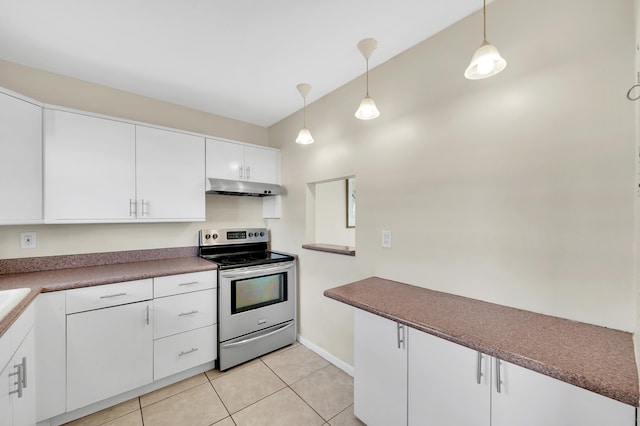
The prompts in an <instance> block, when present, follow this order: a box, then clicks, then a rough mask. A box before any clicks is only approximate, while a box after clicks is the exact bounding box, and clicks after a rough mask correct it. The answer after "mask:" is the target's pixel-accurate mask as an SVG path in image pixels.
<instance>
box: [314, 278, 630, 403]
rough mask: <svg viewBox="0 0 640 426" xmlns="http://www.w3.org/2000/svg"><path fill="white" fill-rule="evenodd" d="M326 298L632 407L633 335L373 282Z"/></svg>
mask: <svg viewBox="0 0 640 426" xmlns="http://www.w3.org/2000/svg"><path fill="white" fill-rule="evenodd" d="M324 295H325V296H327V297H329V298H332V299H335V300H338V301H340V302H343V303H346V304H348V305H351V306H354V307H356V308H360V309H363V310H365V311H369V312H371V313H374V314H377V315H380V316H382V317H385V318H388V319H390V320H393V321H397V322H399V323H402V324H405V325H408V326H410V327H413V328H416V329H418V330H421V331H424V332H426V333H429V334H433V335H435V336H438V337H441V338H443V339H446V340H449V341H451V342H454V343H458V344H460V345H463V346H466V347H468V348H471V349H473V350H478V351H480V352H483V353H485V354H488V355H491V356H495V357H497V358H500V359H502V360H504V361H508V362H511V363H513V364H516V365H519V366H522V367H525V368H528V369H530V370H533V371H536V372H538V373H541V374H545V375H547V376H550V377H553V378H556V379H559V380H562V381H564V382H567V383H570V384H572V385H575V386H579V387H581V388H584V389H588V390H590V391H593V392H596V393H598V394H600V395H604V396H606V397H609V398H612V399H615V400H618V401H620V402H623V403H625V404H629V405H632V406H635V407H638V406H639V401H640V390H639V387H638V370H637V367H636V360H635V356H634V346H633V337H632V334H631V333H628V332H624V331H619V330H614V329H610V328H605V327H600V326H595V325H591V324H586V323H581V322H577V321H570V320H567V319H563V318H558V317H553V316H549V315H543V314H537V313H534V312H530V311H525V310H521V309H516V308H510V307H507V306H502V305H497V304H493V303H488V302H483V301H480V300H475V299H470V298H466V297H462V296H456V295H452V294H448V293H442V292H438V291H433V290H428V289H425V288H422V287H416V286H412V285H409V284H404V283H400V282H396V281H390V280H385V279H382V278H377V277H371V278H367V279H364V280H362V281H357V282H354V283H351V284H346V285H343V286H340V287H336V288H333V289H329V290H326V291H325V292H324Z"/></svg>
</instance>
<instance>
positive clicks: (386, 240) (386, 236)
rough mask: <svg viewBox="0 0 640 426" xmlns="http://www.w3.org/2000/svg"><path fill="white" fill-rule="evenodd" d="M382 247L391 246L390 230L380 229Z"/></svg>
mask: <svg viewBox="0 0 640 426" xmlns="http://www.w3.org/2000/svg"><path fill="white" fill-rule="evenodd" d="M382 247H383V248H391V231H390V230H389V229H383V230H382Z"/></svg>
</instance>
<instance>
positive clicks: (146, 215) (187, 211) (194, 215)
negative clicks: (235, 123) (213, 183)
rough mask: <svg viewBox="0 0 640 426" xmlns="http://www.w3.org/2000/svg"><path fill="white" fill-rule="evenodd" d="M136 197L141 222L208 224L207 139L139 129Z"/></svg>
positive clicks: (157, 130)
mask: <svg viewBox="0 0 640 426" xmlns="http://www.w3.org/2000/svg"><path fill="white" fill-rule="evenodd" d="M136 193H137V199H138V208H137V212H138V218H139V219H143V220H147V219H150V220H194V221H195V220H204V219H205V150H204V138H202V137H197V136H193V135H187V134H184V133H178V132H172V131H168V130H162V129H154V128H151V127H144V126H136Z"/></svg>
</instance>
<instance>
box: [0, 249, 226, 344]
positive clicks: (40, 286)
mask: <svg viewBox="0 0 640 426" xmlns="http://www.w3.org/2000/svg"><path fill="white" fill-rule="evenodd" d="M216 269H217V266H216V265H215V264H214V263H212V262H208V261H206V260H204V259H201V258H199V257H181V258H172V259H158V260H147V261H142V262H127V263H118V264H109V265H97V266H84V267H79V268H68V269H56V270H48V271H37V272H24V273H16V274H6V275H0V290H10V289H15V288H30V289H31V291H30V292H29V293H28V294H27V296H26V297H25V298H24V299H23V300H22V301H21V302H20V303H19V304H18V305H17V306H16V307H15V308H13V309H12V310H11V311H10V312H9V313H8V314H7V315H6V316H5V317H4V318H3V319H2V320H0V337H2V336H3V335H4V333H5V332H6V331H7V330H8V329H9V328H10V327H11V326H12V325H13V323H14V322H15V321H16V320H17V319H18V317H20V315H21V314H22V313H23V312H24V311H25V310H26V309H27V307H28V306H29V305H30V304H31V303H32V302H33V301H34V300H35V299H36V297H38V295H39V294H40V293H47V292H53V291H62V290H71V289H76V288H83V287H91V286H98V285H105V284H114V283H118V282H124V281H135V280H142V279H147V278H155V277H162V276H167V275H178V274H187V273H190V272H201V271H210V270H216Z"/></svg>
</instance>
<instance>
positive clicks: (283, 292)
mask: <svg viewBox="0 0 640 426" xmlns="http://www.w3.org/2000/svg"><path fill="white" fill-rule="evenodd" d="M286 300H287V274H286V273H280V274H275V275H265V276H262V277H252V278H247V279H244V280H235V281H232V282H231V313H232V314H237V313H240V312H245V311H250V310H252V309H257V308H260V307H263V306H268V305H273V304H275V303H280V302H284V301H286Z"/></svg>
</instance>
